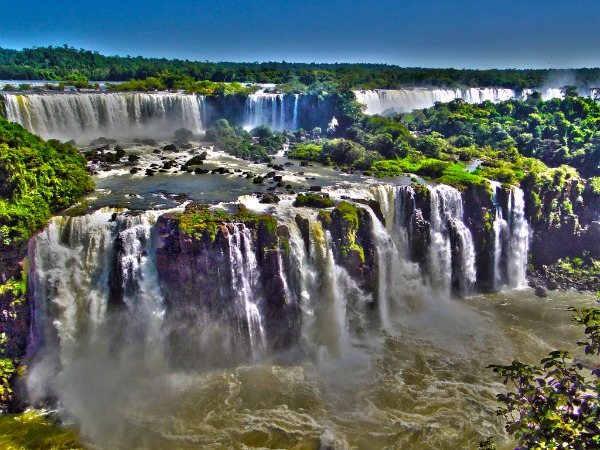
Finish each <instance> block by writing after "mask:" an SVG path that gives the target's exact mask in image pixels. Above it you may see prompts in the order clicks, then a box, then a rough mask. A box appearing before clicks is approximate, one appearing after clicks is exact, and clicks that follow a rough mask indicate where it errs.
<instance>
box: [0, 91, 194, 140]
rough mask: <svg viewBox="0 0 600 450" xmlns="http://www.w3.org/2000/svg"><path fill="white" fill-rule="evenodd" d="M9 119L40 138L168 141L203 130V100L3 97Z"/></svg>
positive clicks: (98, 95) (168, 96)
mask: <svg viewBox="0 0 600 450" xmlns="http://www.w3.org/2000/svg"><path fill="white" fill-rule="evenodd" d="M4 101H5V105H6V113H7V118H8V120H10V121H12V122H17V123H19V124H20V125H22V126H23V127H25V128H26V129H27V130H29V131H31V132H32V133H35V134H38V135H40V136H42V137H43V138H45V139H49V138H55V139H61V140H70V139H75V140H83V141H84V142H85V141H86V140H91V139H95V138H98V137H100V136H104V137H109V138H125V137H167V136H168V137H172V136H173V132H174V131H175V130H176V129H178V128H181V127H184V128H187V129H189V130H191V131H192V132H194V133H199V132H201V131H202V130H203V126H202V115H203V114H204V112H203V109H204V97H201V96H196V95H187V94H177V93H152V94H145V93H60V94H5V95H4Z"/></svg>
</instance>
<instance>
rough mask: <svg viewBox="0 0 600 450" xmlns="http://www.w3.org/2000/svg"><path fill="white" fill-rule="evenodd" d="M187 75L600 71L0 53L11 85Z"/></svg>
mask: <svg viewBox="0 0 600 450" xmlns="http://www.w3.org/2000/svg"><path fill="white" fill-rule="evenodd" d="M163 72H164V73H171V74H177V75H187V76H189V77H191V78H193V79H194V80H196V81H199V80H210V81H213V82H233V81H237V82H249V83H275V84H286V83H292V84H296V83H298V84H300V85H304V86H310V85H312V84H314V83H317V82H325V83H331V84H334V85H337V86H340V87H342V88H345V89H347V88H360V89H374V88H388V89H392V88H398V87H403V86H436V87H460V86H468V87H506V88H512V89H516V90H520V89H523V88H535V87H539V86H542V85H543V84H544V83H545V82H547V81H548V80H549V79H569V80H570V83H572V84H576V85H578V86H586V87H594V86H596V84H597V81H598V80H599V79H600V69H598V68H596V69H577V70H516V69H506V70H466V69H462V70H460V69H429V68H418V67H417V68H415V67H412V68H403V67H399V66H393V65H387V64H350V63H338V64H324V63H310V64H301V63H290V62H285V61H282V62H245V63H239V62H208V61H203V62H202V61H188V60H178V59H165V58H144V57H141V56H136V57H132V56H125V57H123V56H104V55H101V54H99V53H98V52H94V51H90V50H85V49H76V48H73V47H69V46H67V45H64V46H62V47H53V46H49V47H34V48H29V49H23V50H12V49H4V48H0V79H10V80H32V79H43V80H71V81H77V80H79V81H81V80H107V81H128V80H130V79H140V80H144V79H146V78H148V77H154V76H155V75H156V74H157V73H163Z"/></svg>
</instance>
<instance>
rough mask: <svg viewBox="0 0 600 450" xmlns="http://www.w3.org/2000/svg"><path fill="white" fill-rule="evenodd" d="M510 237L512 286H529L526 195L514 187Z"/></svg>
mask: <svg viewBox="0 0 600 450" xmlns="http://www.w3.org/2000/svg"><path fill="white" fill-rule="evenodd" d="M509 211H510V239H509V255H510V256H509V258H508V268H507V277H508V285H509V286H510V287H511V288H522V287H525V286H527V280H526V279H525V274H526V271H527V253H528V251H529V233H530V231H529V224H528V223H527V219H526V218H525V195H524V193H523V191H522V190H521V189H520V188H518V187H513V188H512V192H511V196H510V204H509Z"/></svg>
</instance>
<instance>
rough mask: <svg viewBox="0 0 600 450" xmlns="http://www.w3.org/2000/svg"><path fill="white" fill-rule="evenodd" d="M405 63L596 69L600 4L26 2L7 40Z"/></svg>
mask: <svg viewBox="0 0 600 450" xmlns="http://www.w3.org/2000/svg"><path fill="white" fill-rule="evenodd" d="M63 44H68V45H70V46H74V47H77V48H85V49H90V50H97V51H99V52H100V53H102V54H107V55H115V54H116V55H123V56H125V55H131V56H137V55H142V56H155V57H166V58H180V59H190V60H210V61H250V62H253V61H282V60H285V61H293V62H378V63H389V64H398V65H401V66H407V67H455V68H459V69H460V68H577V67H598V66H600V0H571V1H557V0H503V1H493V2H492V1H486V0H479V1H476V0H420V1H418V0H395V1H394V0H383V1H366V0H346V1H342V0H329V1H328V0H304V1H290V0H278V1H277V0H255V1H251V0H236V1H233V0H221V1H219V0H213V1H212V2H208V1H205V0H195V1H194V0H174V1H167V0H143V1H142V0H120V1H117V0H106V1H104V2H89V1H80V2H73V1H70V2H65V1H53V2H49V1H43V0H28V1H25V2H23V3H20V4H18V5H17V4H16V3H15V4H13V5H12V6H8V5H4V7H3V8H2V20H1V23H0V47H4V48H19V49H20V48H23V47H32V46H46V45H63Z"/></svg>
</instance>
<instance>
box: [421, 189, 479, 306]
mask: <svg viewBox="0 0 600 450" xmlns="http://www.w3.org/2000/svg"><path fill="white" fill-rule="evenodd" d="M429 195H430V198H431V203H430V205H431V234H430V239H431V241H430V244H429V258H430V261H429V282H430V283H431V286H432V287H433V288H434V290H436V291H437V292H438V293H440V294H442V295H444V296H445V297H447V298H448V297H450V294H451V283H452V277H453V267H452V266H453V260H452V259H453V258H452V244H454V245H455V247H456V254H457V255H458V273H454V275H455V276H457V277H458V284H459V290H460V293H461V295H464V296H466V295H469V294H471V293H472V291H473V287H474V285H475V281H476V275H477V272H476V270H475V250H474V245H473V239H472V237H471V232H470V231H469V229H468V228H467V227H466V226H465V225H464V223H463V208H462V198H461V196H460V192H458V190H456V189H454V188H452V187H450V186H445V185H439V186H434V187H431V188H429ZM451 228H453V229H454V232H455V233H456V236H457V242H454V243H453V242H452V240H451V236H450V235H451Z"/></svg>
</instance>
